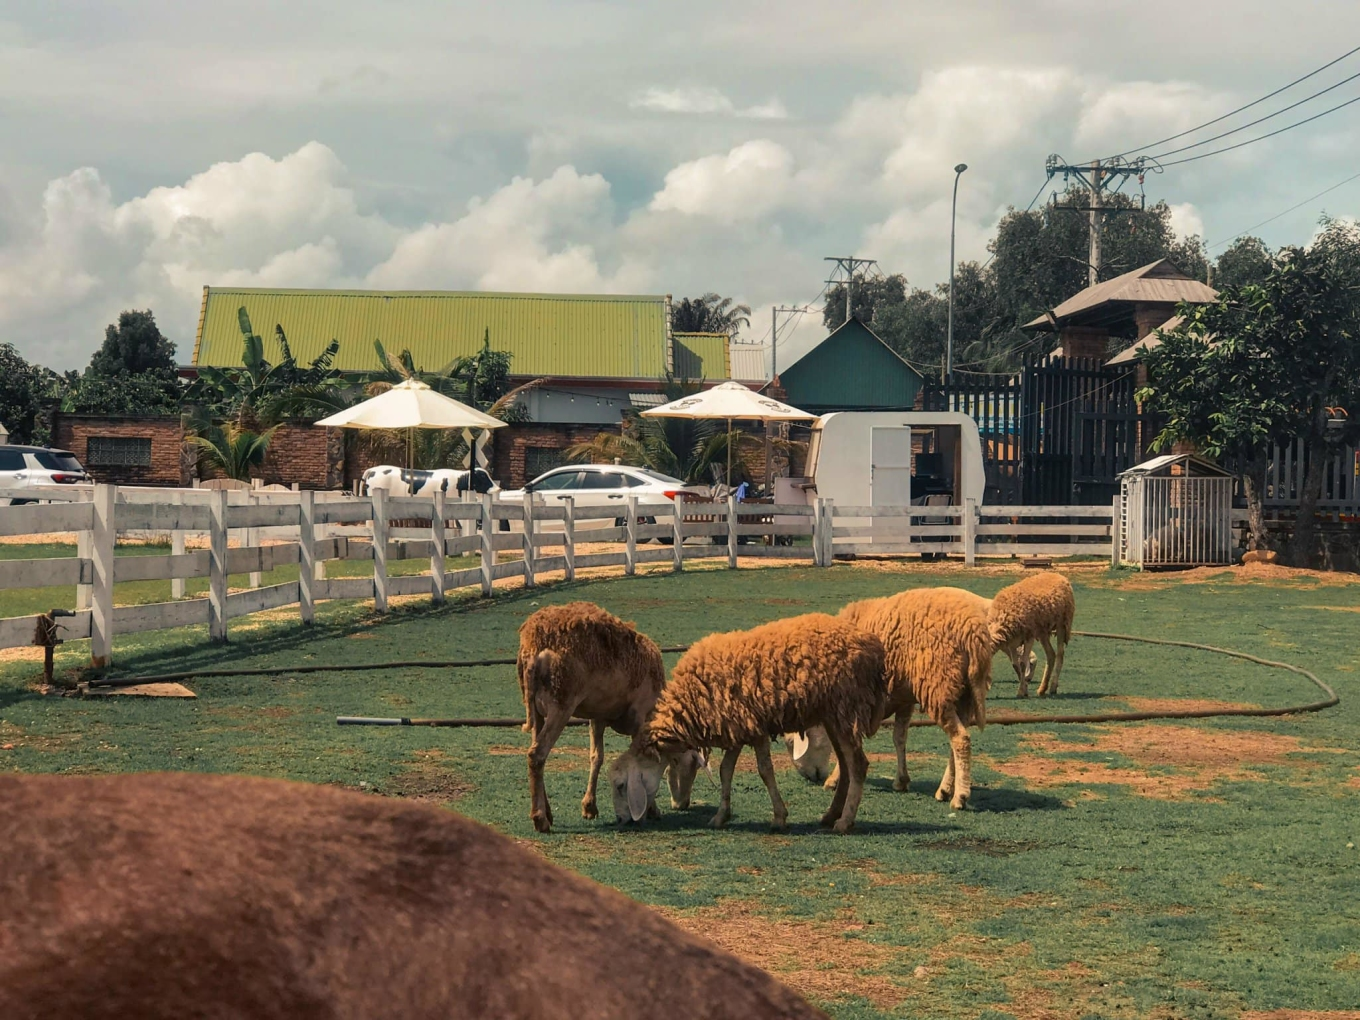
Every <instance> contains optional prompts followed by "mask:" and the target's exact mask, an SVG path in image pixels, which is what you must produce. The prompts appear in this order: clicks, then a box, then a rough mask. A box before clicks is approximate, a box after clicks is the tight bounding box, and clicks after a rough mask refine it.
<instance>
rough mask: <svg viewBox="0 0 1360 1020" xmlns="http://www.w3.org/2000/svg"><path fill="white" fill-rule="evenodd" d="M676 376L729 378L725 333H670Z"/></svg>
mask: <svg viewBox="0 0 1360 1020" xmlns="http://www.w3.org/2000/svg"><path fill="white" fill-rule="evenodd" d="M671 335H672V338H673V339H674V346H673V350H674V351H675V367H674V372H675V377H676V378H677V379H695V380H698V379H730V378H732V365H731V361H730V359H729V357H728V345H729V343H730V342H731V338H730V337H728V335H727V334H726V333H673V334H671Z"/></svg>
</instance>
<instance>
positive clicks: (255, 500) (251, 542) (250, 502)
mask: <svg viewBox="0 0 1360 1020" xmlns="http://www.w3.org/2000/svg"><path fill="white" fill-rule="evenodd" d="M255 481H256V482H258V481H259V479H258V478H257V479H255ZM259 505H260V501H259V497H258V496H256V495H255V493H253V492H252V493H251V494H250V495H249V496H247V497H246V506H259ZM246 545H248V546H250V547H251V548H253V549H258V548H259V546H260V529H259V528H246ZM262 583H263V579H262V577H261V576H260V571H258V570H252V571H251V572H250V586H251V587H252V588H258V587H259V586H260V585H261V584H262Z"/></svg>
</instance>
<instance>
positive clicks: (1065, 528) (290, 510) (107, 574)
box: [0, 485, 1118, 664]
mask: <svg viewBox="0 0 1360 1020" xmlns="http://www.w3.org/2000/svg"><path fill="white" fill-rule="evenodd" d="M20 495H22V496H24V497H26V498H34V497H35V496H37V497H40V498H42V499H44V500H50V502H43V503H36V504H30V505H26V506H3V507H0V536H26V535H40V534H50V533H54V532H66V533H69V532H74V533H76V535H77V538H78V543H77V554H76V556H74V557H62V558H52V559H31V560H0V590H5V589H26V588H27V589H31V588H38V587H53V586H65V585H74V586H75V587H76V607H77V608H76V612H75V615H74V616H71V617H68V618H63V619H61V620H60V621H59V622H60V623H61V624H62V627H63V633H62V637H63V640H72V639H79V638H89V639H90V642H91V658H92V660H93V661H94V662H95V663H96V664H99V663H108V662H109V661H110V658H111V655H112V648H113V639H114V635H115V634H118V635H124V634H135V633H139V632H143V631H151V630H163V629H167V628H173V627H185V626H190V625H195V624H200V625H201V624H206V625H207V628H208V634H209V637H210V638H211V639H212V640H214V641H225V640H226V639H227V632H228V623H229V621H230V620H233V619H236V618H238V617H241V616H246V615H249V614H251V613H258V612H263V611H265V610H271V609H278V608H280V607H283V606H290V605H296V606H297V607H298V614H299V617H300V618H301V620H302V622H303V623H304V624H305V623H310V622H311V620H312V617H313V613H314V611H315V606H316V603H317V602H319V601H322V600H326V599H372V600H373V604H374V608H375V609H376V610H377V611H379V612H384V611H386V609H387V606H388V602H389V600H390V599H391V598H393V597H396V596H411V595H423V596H428V597H429V598H431V599H432V600H433V601H434V602H435V603H439V602H442V601H443V600H444V598H445V596H446V594H447V593H448V592H450V591H452V590H455V589H460V588H468V587H473V588H480V589H481V592H482V594H483V595H490V594H491V592H492V590H493V589H494V587H495V585H496V582H497V581H504V580H506V579H509V578H513V579H515V580H516V581H517V582H520V583H522V584H524V585H526V586H533V585H535V584H536V583H538V581H539V579H540V578H541V576H542V575H544V574H549V573H552V574H557V573H560V574H561V575H562V576H564V577H565V579H566V580H573V579H575V577H576V573H577V571H578V570H583V569H586V568H591V567H617V566H621V567H623V572H624V573H625V574H633V573H634V572H635V571H636V569H637V566H638V565H639V564H644V563H657V562H664V563H669V564H671V566H672V568H673V569H674V570H677V571H679V570H682V569H683V567H684V564H685V561H687V560H695V559H711V558H714V557H720V558H725V559H726V561H727V565H728V566H729V567H731V568H733V569H735V568H736V567H737V565H738V558H739V557H773V558H781V559H791V560H800V559H801V560H811V562H812V563H813V564H814V565H817V566H829V565H830V564H831V563H832V562H833V560H834V559H835V558H836V557H843V556H847V555H857V556H863V555H879V554H886V555H896V554H904V553H905V554H924V555H936V556H938V555H953V556H959V557H961V558H962V559H963V560H964V562H965V563H967V564H969V565H971V564H972V563H974V562H975V561H976V558H977V557H978V556H1015V555H1043V556H1073V555H1078V556H1081V555H1085V556H1100V557H1111V555H1112V550H1114V549H1116V548H1117V547H1118V541H1117V536H1112V529H1113V528H1115V527H1117V526H1118V525H1117V522H1118V515H1117V514H1116V513H1114V508H1113V507H1109V506H1097V507H1090V506H1067V507H1035V506H1010V507H993V506H983V507H978V506H976V505H975V503H974V502H973V501H972V500H969V501H968V502H967V503H966V504H965V505H964V506H961V507H919V506H912V507H873V506H835V505H834V504H833V503H832V501H830V500H826V499H819V500H817V501H816V503H815V504H813V505H769V504H758V503H737V502H735V501H734V500H729V501H728V502H726V503H695V502H687V503H684V504H682V509H681V512H680V513H678V514H677V513H676V512H675V511H676V505H675V504H672V503H669V502H667V503H663V504H657V505H649V504H639V503H638V502H637V499H636V497H633V498H629V499H628V500H626V501H624V502H622V503H621V505H619V506H607V507H587V506H576V505H574V503H573V502H572V500H571V499H563V500H561V501H557V500H554V505H552V506H546V505H543V504H542V503H538V502H530V503H527V504H525V505H522V506H521V505H520V504H516V503H498V502H495V501H493V500H492V499H491V497H490V496H484V497H481V499H480V501H479V502H457V501H454V500H449V499H447V498H446V497H445V496H444V494H442V493H439V494H436V495H434V496H433V497H392V496H388V495H387V494H386V493H384V492H377V493H374V494H373V495H372V496H351V495H348V494H342V493H328V492H316V493H314V492H264V491H253V492H247V491H220V490H203V489H194V490H165V489H139V488H120V487H117V486H113V485H96V486H93V487H92V488H85V489H73V488H71V487H60V488H58V487H53V488H49V489H43V490H40V491H35V490H31V489H30V490H25V491H24V492H22V493H20V492H17V491H4V490H0V496H20ZM506 521H508V522H511V524H510V525H509V526H510V528H511V529H512V530H508V531H507V530H501V529H502V527H504V525H503V524H502V522H506ZM393 522H396V524H394V523H393ZM413 522H414V524H415V526H412V524H413ZM194 533H198V534H203V535H206V536H207V538H208V548H207V549H206V550H202V551H185V543H184V538H185V536H186V534H194ZM120 534H121V535H124V536H125V537H126V536H129V535H139V536H146V535H169V536H171V552H170V553H169V554H168V555H137V556H115V555H114V550H115V547H116V545H117V542H118V536H119V535H120ZM232 540H238V541H239V542H240V544H239V545H237V546H232V544H231V542H232ZM653 540H660V541H661V542H662V543H666V544H660V545H656V546H647V547H645V548H644V547H643V546H644V545H645V544H646V543H649V542H651V541H653ZM602 543H611V544H612V547H608V548H604V549H601V548H599V546H600V545H601V544H602ZM620 543H621V544H622V546H623V548H622V549H618V548H617V547H616V546H617V545H618V544H620ZM578 546H580V547H582V548H581V549H579V550H578ZM591 547H595V548H594V549H592V548H591ZM507 552H515V553H518V554H519V558H517V559H513V560H503V559H501V557H500V554H502V553H507ZM464 556H468V557H475V558H476V559H477V565H476V566H471V567H466V568H464V569H459V570H447V569H446V559H447V558H448V557H464ZM416 559H418V560H422V561H424V560H428V562H429V572H428V573H421V574H418V575H410V576H393V575H392V574H391V573H390V571H389V567H390V565H391V564H392V563H393V562H395V561H399V560H416ZM341 560H363V561H371V562H372V564H373V574H372V576H371V577H369V576H364V577H350V578H339V577H337V578H327V577H326V576H325V574H326V571H325V564H326V563H327V562H333V561H341ZM290 565H296V567H297V579H296V580H289V581H287V582H284V583H282V584H273V585H268V586H265V587H261V586H260V575H261V574H263V573H264V572H267V571H270V570H275V569H277V568H280V567H285V566H290ZM247 573H248V574H250V575H251V577H250V581H251V587H249V588H248V589H246V590H240V591H229V590H228V585H227V581H228V577H229V576H230V575H239V574H247ZM201 577H206V578H207V579H208V594H207V597H206V598H187V599H186V598H179V597H176V598H175V599H174V601H170V602H159V603H154V604H150V605H135V606H119V605H116V604H115V601H114V585H115V584H116V583H119V582H126V581H148V580H167V579H168V580H170V581H171V585H172V591H171V593H172V596H180V595H182V594H183V582H184V580H185V579H187V578H201ZM41 620H42V617H39V616H22V617H10V618H3V619H0V648H12V647H19V646H24V645H31V644H33V643H35V635H36V634H37V633H38V626H39V622H40V621H41Z"/></svg>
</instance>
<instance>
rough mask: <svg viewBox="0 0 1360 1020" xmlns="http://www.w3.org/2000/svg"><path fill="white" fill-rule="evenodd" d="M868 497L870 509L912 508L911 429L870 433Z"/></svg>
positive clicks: (899, 427) (876, 430)
mask: <svg viewBox="0 0 1360 1020" xmlns="http://www.w3.org/2000/svg"><path fill="white" fill-rule="evenodd" d="M869 465H870V467H869V493H870V502H871V504H872V505H873V506H910V505H911V429H910V428H908V427H906V426H890V427H875V428H872V429H870V430H869Z"/></svg>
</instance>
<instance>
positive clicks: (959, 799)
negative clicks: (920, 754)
mask: <svg viewBox="0 0 1360 1020" xmlns="http://www.w3.org/2000/svg"><path fill="white" fill-rule="evenodd" d="M940 729H942V730H944V732H945V734H946V735H947V736H948V737H949V757H950V761H949V764H948V765H947V766H946V767H945V773H944V779H943V780H941V782H940V788H939V789H938V790H936V791H935V799H936V800H944V799H945V798H950V800H949V806H950V807H952V808H953V809H954V810H955V811H962V810H963V809H964V808H966V807H967V806H968V798H969V797H970V796H971V795H972V792H973V768H972V742H971V741H970V739H969V737H968V730H967V729H966V728H965V727H964V725H963V723H961V722H959V717H958V715H957V713H955V712H954V710H953V709H950V710H949V712H948V714H946V715H945V717H944V718H943V719H941V720H940ZM951 794H952V797H951Z"/></svg>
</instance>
